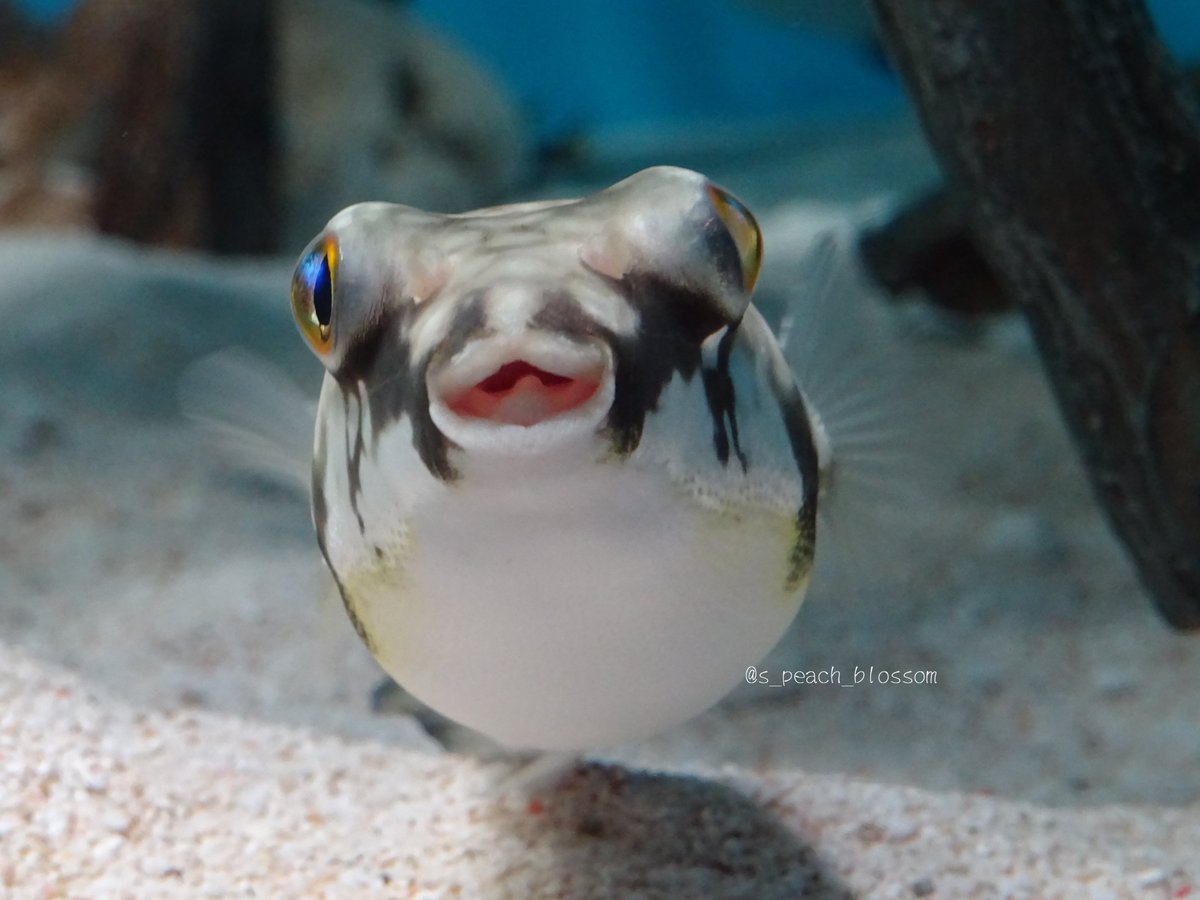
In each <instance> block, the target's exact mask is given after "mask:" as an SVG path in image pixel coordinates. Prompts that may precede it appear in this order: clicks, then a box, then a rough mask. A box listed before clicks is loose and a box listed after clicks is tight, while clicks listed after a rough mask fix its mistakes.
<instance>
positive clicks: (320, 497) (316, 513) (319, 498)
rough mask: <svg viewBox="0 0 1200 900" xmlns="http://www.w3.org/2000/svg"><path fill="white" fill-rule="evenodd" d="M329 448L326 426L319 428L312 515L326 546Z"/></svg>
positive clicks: (314, 467)
mask: <svg viewBox="0 0 1200 900" xmlns="http://www.w3.org/2000/svg"><path fill="white" fill-rule="evenodd" d="M328 455H329V450H328V447H327V446H326V443H325V428H324V426H322V427H320V428H318V429H317V440H316V446H315V447H314V448H313V459H312V517H313V527H314V528H316V530H317V543H318V544H319V545H320V546H321V548H322V553H323V552H324V547H325V529H326V527H327V526H328V523H329V505H328V503H327V501H326V499H325V483H324V482H325V465H326V461H327V459H328Z"/></svg>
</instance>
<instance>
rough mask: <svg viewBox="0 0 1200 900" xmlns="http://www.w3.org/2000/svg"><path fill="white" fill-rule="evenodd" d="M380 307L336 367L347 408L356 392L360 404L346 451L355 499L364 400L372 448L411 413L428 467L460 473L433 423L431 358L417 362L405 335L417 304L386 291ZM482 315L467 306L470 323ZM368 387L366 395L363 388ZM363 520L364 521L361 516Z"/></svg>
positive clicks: (442, 473)
mask: <svg viewBox="0 0 1200 900" xmlns="http://www.w3.org/2000/svg"><path fill="white" fill-rule="evenodd" d="M379 308H380V309H381V313H380V314H379V317H378V319H377V320H376V321H375V322H373V323H372V324H371V326H370V327H369V328H368V329H367V330H365V331H364V332H363V333H362V334H360V335H359V336H358V338H357V339H356V340H355V341H354V343H353V344H352V345H351V346H350V347H349V348H348V349H347V351H346V354H345V356H344V357H343V358H342V362H341V364H340V365H339V366H338V368H337V371H335V372H334V373H333V377H334V379H335V380H336V381H337V383H338V386H339V387H340V388H341V392H342V398H343V402H344V404H345V407H346V411H347V413H349V411H350V403H351V398H352V397H353V398H354V400H355V402H357V403H359V404H360V406H359V410H358V412H359V414H358V423H357V435H356V436H355V437H354V439H353V440H352V441H349V444H348V453H347V459H348V466H349V468H348V472H347V474H348V477H349V482H350V485H351V499H352V502H355V503H356V502H357V501H356V490H357V488H358V487H359V486H361V465H362V457H363V455H364V452H365V447H364V446H363V445H364V443H365V438H364V436H363V433H362V431H363V418H364V417H363V415H362V412H363V410H362V406H361V404H362V403H365V404H366V406H367V408H368V409H370V412H371V425H372V428H373V430H374V434H373V438H372V442H371V443H372V447H371V449H372V450H374V449H375V447H377V446H378V443H379V436H380V434H381V433H382V432H383V430H384V429H386V428H387V427H388V426H390V425H392V424H394V423H395V422H397V421H399V420H400V419H401V418H402V417H404V416H406V415H407V416H408V417H409V418H410V420H411V422H412V430H413V447H414V449H416V451H417V453H418V455H419V456H420V457H421V461H422V462H423V463H424V464H425V467H426V468H427V469H428V470H429V471H430V472H431V473H433V475H434V476H435V477H437V478H439V479H441V480H443V481H453V480H454V479H455V478H457V477H458V472H457V471H456V470H455V469H454V467H453V465H451V463H450V447H451V446H452V444H451V443H450V441H449V440H448V439H447V438H446V436H445V435H444V434H442V432H441V431H440V430H438V427H437V426H436V425H434V424H433V419H432V418H431V417H430V415H429V390H428V388H427V387H426V385H425V373H426V371H427V369H428V361H427V360H423V361H420V362H419V363H417V364H416V365H414V361H413V359H412V352H411V348H410V346H409V343H408V340H407V334H408V333H409V331H410V329H411V325H412V320H413V319H414V318H415V316H416V315H417V308H416V307H415V306H414V304H411V303H400V304H397V303H394V302H392V301H391V299H390V298H389V297H387V296H385V297H384V298H383V300H382V302H381V303H380V305H379ZM479 315H482V305H480V306H479V308H478V309H476V308H474V307H468V309H467V317H466V318H467V320H468V323H471V322H473V321H477V320H478V316H479ZM456 327H457V323H456ZM471 327H474V325H471ZM364 390H365V396H363V395H362V393H361V392H363V391H364ZM347 427H349V420H348V417H347ZM356 511H357V507H356ZM359 524H360V526H361V524H362V522H361V518H360V523H359Z"/></svg>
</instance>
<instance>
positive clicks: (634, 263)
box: [292, 167, 822, 751]
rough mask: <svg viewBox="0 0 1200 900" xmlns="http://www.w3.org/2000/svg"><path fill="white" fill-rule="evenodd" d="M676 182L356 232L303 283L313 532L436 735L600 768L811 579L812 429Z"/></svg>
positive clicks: (347, 220)
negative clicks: (602, 756)
mask: <svg viewBox="0 0 1200 900" xmlns="http://www.w3.org/2000/svg"><path fill="white" fill-rule="evenodd" d="M760 256H761V238H760V235H759V232H758V228H757V225H756V224H755V222H754V219H753V217H752V216H751V214H750V213H749V211H748V210H747V209H746V208H745V207H744V206H742V204H741V203H740V202H738V201H737V200H736V199H735V198H733V197H732V196H731V195H729V194H728V193H726V192H725V191H723V190H721V189H720V188H717V187H716V186H714V185H712V184H711V183H709V182H708V181H707V180H706V179H704V178H703V177H702V176H700V175H698V174H696V173H693V172H689V171H686V170H682V169H674V168H665V167H662V168H655V169H649V170H646V171H644V172H641V173H638V174H637V175H634V176H632V177H630V178H628V179H626V180H624V181H622V182H620V183H618V184H616V185H614V186H613V187H611V188H609V189H607V190H605V191H602V192H600V193H598V194H595V195H593V196H591V197H588V198H584V199H582V200H576V201H555V202H546V203H533V204H522V205H516V206H508V207H497V208H495V209H489V210H481V211H478V212H475V213H468V214H462V215H436V214H431V213H425V212H421V211H418V210H415V209H412V208H409V207H403V206H396V205H391V204H381V203H367V204H360V205H358V206H354V207H350V208H349V209H347V210H344V211H343V212H342V213H340V214H339V215H337V216H336V217H335V218H334V219H333V220H332V221H331V222H330V223H329V225H328V227H327V228H326V229H325V231H324V232H323V233H322V234H321V235H319V236H318V237H317V238H316V239H315V240H314V242H313V243H312V244H311V245H310V247H309V249H308V250H307V251H306V252H305V253H304V255H303V256H302V257H301V260H300V263H299V265H298V267H297V270H296V275H295V277H294V279H293V288H292V303H293V309H294V311H295V313H296V317H297V321H298V323H299V325H300V328H301V331H302V332H303V333H304V335H305V337H306V338H307V339H308V341H309V343H310V345H311V346H312V348H313V349H314V351H315V352H316V353H317V355H318V356H319V357H320V358H321V360H322V362H323V363H324V364H325V366H326V369H327V374H326V377H325V381H324V385H323V388H322V392H321V397H320V402H319V405H318V413H317V422H316V428H315V442H314V454H313V474H312V493H313V496H312V509H313V519H314V522H315V525H316V530H317V534H318V540H319V543H320V546H321V550H322V552H323V554H324V556H325V559H326V561H327V562H328V564H329V568H330V570H331V571H332V573H333V575H334V577H335V579H336V581H337V583H338V587H339V590H340V591H341V594H342V598H343V600H344V602H345V606H346V609H347V612H348V613H349V615H350V618H351V620H352V621H353V623H354V625H355V628H356V629H357V631H358V633H359V635H360V636H361V637H362V639H363V641H364V642H365V643H366V645H367V646H368V647H369V649H370V650H371V652H372V653H373V654H374V655H375V656H376V658H377V659H378V660H379V662H380V663H381V664H382V665H383V667H384V668H385V669H386V670H387V671H388V672H389V674H391V675H392V676H393V677H394V678H395V679H396V680H397V681H398V682H399V683H400V684H401V685H402V686H403V687H404V688H406V689H407V690H408V691H410V692H411V693H412V694H414V695H415V696H416V697H417V698H418V699H420V700H422V701H423V702H425V703H427V704H428V705H430V706H431V707H432V708H434V709H435V710H437V711H438V712H440V713H442V714H444V715H446V716H448V717H450V718H452V719H455V720H457V721H459V722H460V723H462V724H464V725H467V726H470V727H472V728H475V729H477V730H479V731H481V732H483V733H485V734H487V735H489V736H491V737H493V738H495V739H496V740H498V741H500V742H502V743H504V744H507V745H510V746H514V747H520V748H530V749H544V750H569V751H575V750H583V749H588V748H594V747H598V746H605V745H611V744H614V743H617V742H620V741H624V740H628V739H634V738H638V737H642V736H645V735H648V734H651V733H653V732H655V731H658V730H661V729H662V728H665V727H668V726H670V725H673V724H676V723H679V722H682V721H684V720H686V719H688V718H690V717H692V716H694V715H696V714H697V713H699V712H701V711H702V710H704V709H705V708H707V707H708V706H710V705H711V704H713V703H714V702H716V701H717V700H718V699H720V698H721V697H722V696H723V695H724V694H725V693H727V692H728V691H729V690H730V689H731V688H732V687H734V685H736V684H737V683H738V681H740V680H741V678H742V674H743V672H744V670H745V669H746V667H747V666H749V665H751V664H753V663H756V662H757V661H758V660H759V659H760V658H761V657H762V656H763V655H764V654H765V653H766V652H767V651H768V650H769V649H770V648H771V647H772V646H773V645H774V644H775V643H776V641H777V640H778V639H779V637H780V635H781V634H782V633H783V631H784V629H785V628H786V627H787V626H788V624H789V623H790V622H791V620H792V618H793V617H794V615H795V613H796V610H797V609H798V607H799V604H800V602H801V600H802V598H803V595H804V592H805V588H806V586H807V582H808V577H809V573H810V571H811V567H812V562H813V553H814V548H815V539H816V524H815V522H816V520H815V515H816V503H817V484H818V480H819V459H818V445H819V444H820V443H821V441H822V435H821V428H820V424H819V421H818V420H817V419H816V417H815V414H814V413H812V412H811V411H810V409H809V407H808V405H807V403H806V401H805V398H804V395H803V393H802V392H801V390H800V389H799V387H798V386H797V385H796V383H795V381H794V379H793V378H792V375H791V373H790V371H789V370H788V366H787V364H786V362H785V360H784V358H783V355H782V352H781V351H780V349H779V346H778V345H777V343H776V342H775V339H774V338H773V336H772V334H771V332H770V329H769V328H768V326H767V325H766V323H765V321H764V320H763V318H762V316H761V315H760V314H759V313H758V311H757V310H756V309H755V308H754V307H753V306H752V305H751V304H750V302H749V296H750V292H751V290H752V288H753V283H754V279H755V277H756V275H757V272H758V267H759V262H760Z"/></svg>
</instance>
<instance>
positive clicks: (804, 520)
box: [776, 384, 820, 590]
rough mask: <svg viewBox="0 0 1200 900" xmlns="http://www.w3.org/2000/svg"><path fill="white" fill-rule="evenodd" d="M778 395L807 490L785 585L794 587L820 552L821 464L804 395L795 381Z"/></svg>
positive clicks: (794, 456)
mask: <svg viewBox="0 0 1200 900" xmlns="http://www.w3.org/2000/svg"><path fill="white" fill-rule="evenodd" d="M776 397H777V399H778V401H779V408H780V410H781V411H782V413H783V424H784V427H785V428H786V429H787V435H788V442H789V443H790V444H791V447H792V458H793V459H795V461H796V468H797V469H799V470H800V480H801V484H802V488H801V490H802V491H803V494H802V495H801V498H800V509H799V510H798V511H797V512H796V540H795V542H794V544H793V545H792V552H791V555H790V556H789V558H788V573H787V579H786V581H785V582H784V585H785V587H787V588H788V589H789V590H793V589H795V588H797V587H799V586H800V583H801V581H803V580H804V577H805V576H806V575H807V574H808V573H809V572H810V571H811V570H812V562H813V556H814V554H815V552H816V547H817V492H818V490H819V487H820V485H819V479H820V465H819V461H818V459H817V447H816V444H815V443H814V442H813V433H812V422H811V420H810V419H809V417H808V408H807V406H806V405H805V402H804V395H803V394H802V393H801V392H800V389H799V388H798V387H796V385H795V384H788V385H787V386H786V387H783V388H781V387H779V386H777V387H776Z"/></svg>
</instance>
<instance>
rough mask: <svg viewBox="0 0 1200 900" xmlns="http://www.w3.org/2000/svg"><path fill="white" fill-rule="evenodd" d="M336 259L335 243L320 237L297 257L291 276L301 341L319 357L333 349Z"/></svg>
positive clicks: (328, 238) (294, 307)
mask: <svg viewBox="0 0 1200 900" xmlns="http://www.w3.org/2000/svg"><path fill="white" fill-rule="evenodd" d="M338 258H339V254H338V245H337V241H336V240H334V238H333V237H332V236H329V235H323V236H321V237H319V238H317V239H316V240H315V241H313V243H312V244H311V245H310V246H309V248H308V249H307V250H306V251H305V252H304V255H303V256H301V257H300V262H299V264H297V266H296V272H295V274H294V275H292V314H293V315H294V316H295V317H296V324H297V325H298V326H299V327H300V333H301V334H303V335H304V339H305V340H306V341H308V344H309V346H310V347H312V348H313V350H315V351H316V352H317V353H318V354H319V355H321V356H324V355H325V354H326V353H328V352H329V350H330V348H331V347H332V346H333V329H332V323H333V299H334V295H335V293H336V284H337V270H338Z"/></svg>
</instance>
